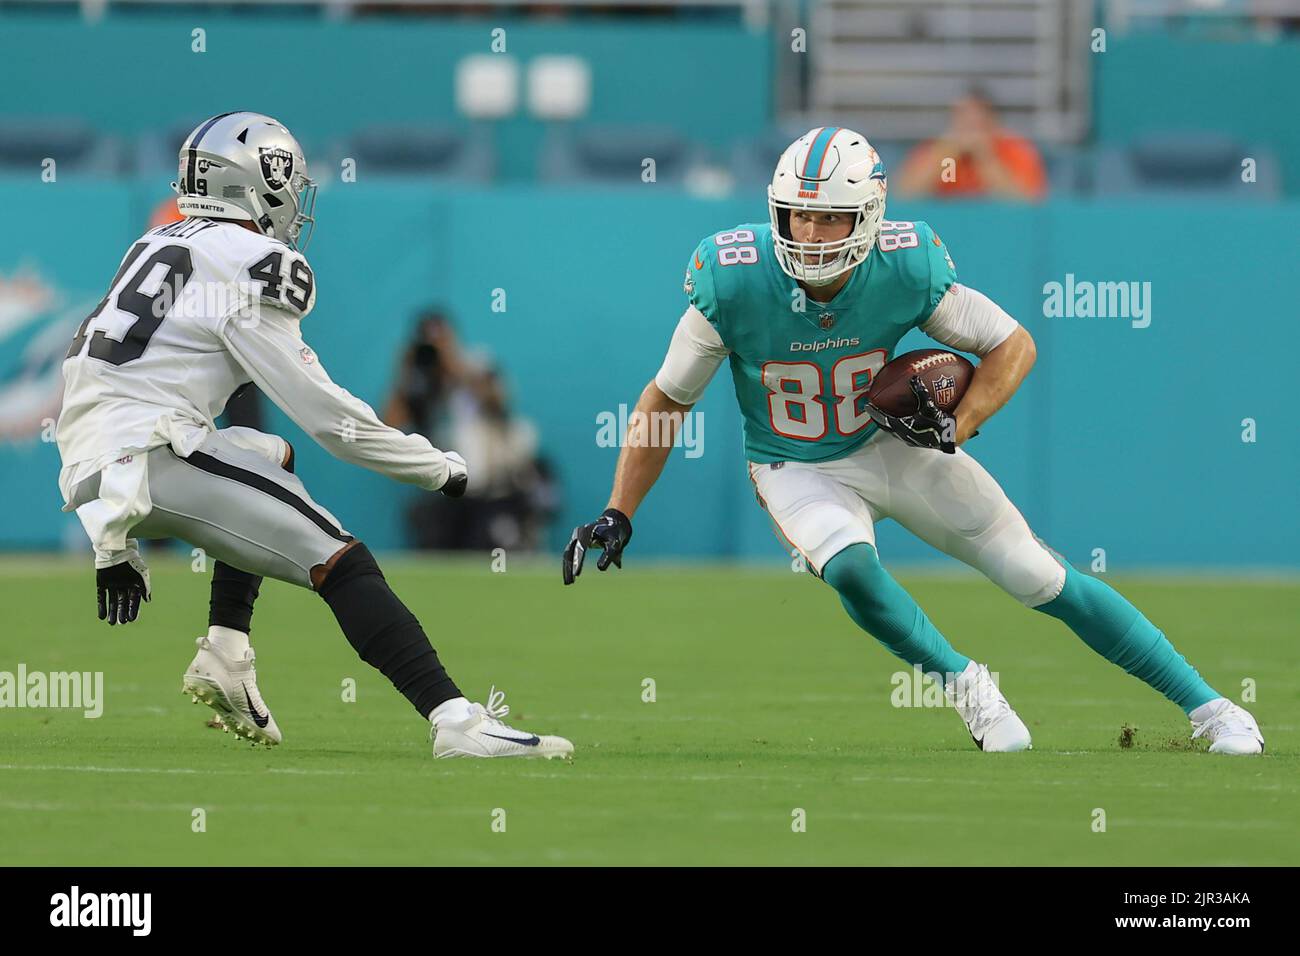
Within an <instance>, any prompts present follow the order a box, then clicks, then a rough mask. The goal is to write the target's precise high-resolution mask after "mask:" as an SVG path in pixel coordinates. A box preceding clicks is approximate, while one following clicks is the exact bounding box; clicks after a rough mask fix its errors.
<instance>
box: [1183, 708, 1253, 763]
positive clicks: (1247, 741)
mask: <svg viewBox="0 0 1300 956" xmlns="http://www.w3.org/2000/svg"><path fill="white" fill-rule="evenodd" d="M1203 708H1208V710H1204V709H1203ZM1198 712H1199V713H1201V716H1202V719H1201V720H1199V721H1196V720H1193V721H1192V739H1193V740H1196V739H1198V738H1200V737H1204V738H1205V739H1206V740H1208V741H1209V742H1210V753H1212V754H1238V755H1239V754H1262V753H1263V752H1264V735H1263V734H1261V733H1260V732H1259V725H1258V724H1256V723H1255V718H1254V717H1252V716H1251V714H1250V711H1248V710H1246V708H1244V707H1238V706H1237V705H1236V704H1234V703H1233V702H1232V701H1230V700H1228V698H1226V697H1220V698H1219V699H1218V700H1212V701H1210V702H1209V703H1208V704H1204V705H1203V707H1198V708H1196V710H1195V711H1193V713H1198Z"/></svg>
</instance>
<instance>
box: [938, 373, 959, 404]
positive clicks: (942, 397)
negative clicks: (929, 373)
mask: <svg viewBox="0 0 1300 956" xmlns="http://www.w3.org/2000/svg"><path fill="white" fill-rule="evenodd" d="M956 390H957V380H956V379H955V378H953V377H952V376H951V375H941V376H939V377H938V378H936V379H935V380H934V403H935V404H936V405H938V406H939V407H940V408H943V407H945V406H947V405H948V403H949V402H951V401H952V396H953V392H955V391H956Z"/></svg>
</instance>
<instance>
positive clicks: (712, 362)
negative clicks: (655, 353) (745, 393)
mask: <svg viewBox="0 0 1300 956" xmlns="http://www.w3.org/2000/svg"><path fill="white" fill-rule="evenodd" d="M729 352H730V349H728V348H727V347H726V346H725V345H723V344H722V336H720V335H718V330H717V329H715V328H714V327H713V326H711V325H710V324H709V320H708V319H706V318H705V317H704V313H703V312H701V311H700V310H699V309H697V308H695V306H693V305H692V306H688V307H687V309H686V312H685V314H683V315H682V317H681V321H679V322H678V323H677V329H676V331H674V332H673V339H672V341H671V342H670V343H669V344H668V354H667V355H666V356H665V357H664V364H663V366H662V367H661V368H660V369H659V373H658V374H657V375H655V384H656V385H658V386H659V390H660V391H661V392H663V393H664V394H665V395H667V396H668V397H669V398H671V399H672V400H673V401H674V402H676V403H677V404H679V405H694V404H695V403H696V402H698V401H699V400H700V396H701V395H703V394H704V390H705V389H706V388H708V386H709V382H710V381H711V380H712V379H713V374H714V373H715V372H716V371H717V370H718V366H719V365H721V364H722V360H723V359H725V358H726V357H727V355H728V353H729Z"/></svg>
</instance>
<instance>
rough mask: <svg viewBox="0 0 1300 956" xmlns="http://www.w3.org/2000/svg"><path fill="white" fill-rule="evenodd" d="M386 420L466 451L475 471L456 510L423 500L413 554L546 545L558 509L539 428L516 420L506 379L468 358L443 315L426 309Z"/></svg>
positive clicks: (415, 512) (413, 530)
mask: <svg viewBox="0 0 1300 956" xmlns="http://www.w3.org/2000/svg"><path fill="white" fill-rule="evenodd" d="M384 421H385V422H387V423H388V424H389V425H392V426H393V427H394V428H401V429H403V430H404V431H416V432H419V433H420V434H422V435H424V436H425V437H427V438H428V439H429V440H430V441H432V442H435V443H436V442H439V441H443V442H447V443H450V444H448V446H447V447H452V446H453V445H454V446H455V447H457V448H462V454H464V455H465V457H466V460H467V461H469V462H470V463H471V469H472V476H471V478H470V483H469V487H468V489H467V490H466V492H465V496H464V497H463V498H461V499H459V500H458V501H456V502H455V503H454V504H453V503H450V502H447V501H445V500H443V499H441V498H438V497H437V496H434V495H423V496H421V497H419V498H418V499H416V500H415V501H414V502H413V504H412V505H411V506H410V508H409V509H408V511H407V520H408V523H409V529H410V532H409V538H410V543H411V545H412V546H413V547H416V548H420V549H423V550H435V551H461V550H491V549H492V548H498V547H499V548H508V549H517V550H527V551H532V550H536V549H537V548H538V547H539V546H540V545H541V543H542V541H541V536H542V534H543V532H544V530H545V525H546V523H547V522H548V521H549V519H550V517H551V516H552V515H553V514H554V512H555V510H556V491H555V486H554V483H553V481H552V479H551V477H550V475H551V472H550V469H549V467H548V466H547V465H546V462H545V461H544V460H543V459H541V458H539V456H538V454H537V447H538V440H537V431H536V428H534V426H533V425H532V423H531V422H529V421H528V420H527V419H524V418H521V417H519V416H516V415H514V414H512V412H511V410H510V403H509V397H508V395H507V392H506V389H505V383H504V381H503V380H502V378H501V376H500V374H499V373H498V372H497V370H496V369H495V368H493V367H491V365H490V364H489V363H488V362H487V360H485V359H482V358H479V357H475V356H471V355H468V354H467V353H466V352H465V350H464V349H463V348H462V346H461V343H460V341H459V340H458V338H457V336H456V332H455V329H454V328H453V327H452V325H451V322H450V321H449V320H448V319H447V317H446V315H445V314H444V313H443V312H442V311H441V310H438V309H426V310H425V311H424V312H423V313H421V315H420V317H419V319H418V320H417V322H416V328H415V335H414V336H413V338H412V340H411V342H410V343H409V344H408V345H407V347H406V349H405V350H404V352H403V354H402V359H401V363H400V365H399V368H398V374H397V382H396V384H395V386H394V388H393V392H392V394H391V395H390V397H389V399H388V402H387V404H386V405H385V409H384ZM458 442H459V444H456V443H458ZM448 505H451V506H450V507H449V506H448Z"/></svg>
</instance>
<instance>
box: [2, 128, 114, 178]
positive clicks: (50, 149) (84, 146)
mask: <svg viewBox="0 0 1300 956" xmlns="http://www.w3.org/2000/svg"><path fill="white" fill-rule="evenodd" d="M46 159H53V160H55V161H56V163H57V164H58V165H57V171H58V172H59V173H90V174H94V175H100V176H114V175H117V174H118V173H119V172H121V171H122V151H121V148H120V144H119V142H118V141H117V140H116V139H114V138H113V137H111V136H105V135H102V134H100V133H98V132H96V131H95V130H93V129H91V128H90V127H89V126H86V125H85V124H84V123H81V122H80V121H78V120H60V119H38V120H27V119H4V120H0V169H5V170H20V169H21V170H33V169H36V170H39V169H40V168H41V164H42V163H43V162H44V161H45V160H46Z"/></svg>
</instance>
